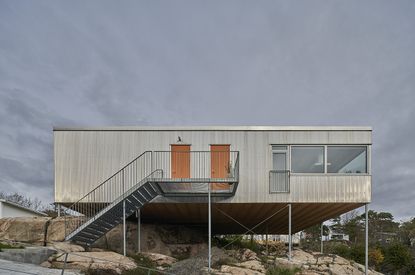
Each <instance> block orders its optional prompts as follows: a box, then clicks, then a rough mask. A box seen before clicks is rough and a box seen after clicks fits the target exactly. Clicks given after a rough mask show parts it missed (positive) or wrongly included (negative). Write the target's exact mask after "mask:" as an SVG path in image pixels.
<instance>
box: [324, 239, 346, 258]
mask: <svg viewBox="0 0 415 275" xmlns="http://www.w3.org/2000/svg"><path fill="white" fill-rule="evenodd" d="M328 252H329V253H332V254H336V255H339V256H340V257H343V258H346V259H351V257H352V256H351V248H350V247H349V246H348V245H346V244H342V243H340V244H336V245H334V246H333V247H331V249H330V251H328Z"/></svg>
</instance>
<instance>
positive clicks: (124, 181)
mask: <svg viewBox="0 0 415 275" xmlns="http://www.w3.org/2000/svg"><path fill="white" fill-rule="evenodd" d="M238 180H239V152H237V151H231V152H229V151H226V152H216V151H214V152H211V151H185V152H181V151H179V152H177V151H155V152H152V151H146V152H144V153H143V154H141V155H140V156H138V157H137V158H135V159H134V160H133V161H131V162H129V163H128V164H126V165H125V166H124V167H123V168H121V169H120V170H119V171H117V172H116V173H115V174H113V175H112V176H111V177H109V178H108V179H107V180H105V181H104V182H103V183H101V184H100V185H98V186H97V187H96V188H94V189H93V190H91V191H90V192H88V193H87V194H86V195H84V196H83V197H82V198H81V199H79V200H78V201H77V202H75V203H73V204H72V205H70V206H69V207H67V208H66V209H65V211H64V212H63V215H64V216H65V237H67V236H68V235H69V234H70V233H72V232H73V231H74V230H76V229H77V228H78V227H80V226H82V225H83V224H84V223H86V222H87V221H89V220H91V219H92V218H94V217H96V216H97V214H98V213H100V212H101V211H104V210H105V208H106V207H111V205H112V204H113V203H114V202H115V201H120V200H122V199H123V198H124V197H125V196H126V194H127V193H129V192H132V191H133V190H135V189H136V188H138V187H139V186H141V185H142V184H144V183H146V182H147V181H152V182H154V183H156V184H157V185H158V186H159V187H160V189H161V191H162V192H163V194H164V195H172V196H175V195H192V194H199V195H200V194H206V193H207V192H208V187H207V186H208V184H211V191H212V193H213V194H219V195H233V194H235V192H236V189H237V185H238Z"/></svg>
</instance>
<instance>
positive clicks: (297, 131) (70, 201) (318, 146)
mask: <svg viewBox="0 0 415 275" xmlns="http://www.w3.org/2000/svg"><path fill="white" fill-rule="evenodd" d="M371 144H372V130H371V128H370V127H343V126H342V127H274V126H265V127H261V126H215V127H214V126H197V127H104V128H63V127H56V128H54V155H55V202H56V203H57V204H60V205H62V206H64V207H65V209H66V210H65V213H66V214H70V215H72V216H77V217H75V218H73V217H72V218H70V219H69V218H68V222H67V228H66V230H67V232H66V234H67V237H66V238H67V240H73V241H77V242H80V243H84V244H87V245H89V244H91V243H93V242H94V241H95V240H96V239H98V238H99V237H100V236H102V235H103V234H105V232H107V231H108V230H110V229H111V228H113V227H114V226H115V225H117V224H119V223H122V222H123V217H124V215H125V216H126V217H128V216H129V215H133V214H135V213H137V212H139V213H140V217H141V221H142V222H163V223H169V224H182V225H189V226H199V227H202V226H207V225H208V222H209V221H211V230H212V233H213V234H229V233H231V234H243V233H254V234H288V233H295V232H298V231H301V230H303V229H305V228H307V227H309V226H312V225H314V224H317V223H321V222H323V221H325V220H328V219H330V218H333V217H335V216H339V215H340V214H342V213H345V212H347V211H350V210H352V209H355V208H358V207H360V206H363V205H366V204H368V203H370V201H371V165H370V163H371ZM209 200H211V207H210V210H211V216H210V217H211V218H210V219H209V215H208V212H209V211H208V201H209Z"/></svg>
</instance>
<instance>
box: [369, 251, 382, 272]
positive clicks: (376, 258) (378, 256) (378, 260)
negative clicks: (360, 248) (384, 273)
mask: <svg viewBox="0 0 415 275" xmlns="http://www.w3.org/2000/svg"><path fill="white" fill-rule="evenodd" d="M368 257H369V265H370V266H372V267H374V268H375V269H379V267H380V265H381V264H382V263H383V261H384V260H385V256H383V253H382V250H380V248H375V249H372V250H370V251H369V255H368Z"/></svg>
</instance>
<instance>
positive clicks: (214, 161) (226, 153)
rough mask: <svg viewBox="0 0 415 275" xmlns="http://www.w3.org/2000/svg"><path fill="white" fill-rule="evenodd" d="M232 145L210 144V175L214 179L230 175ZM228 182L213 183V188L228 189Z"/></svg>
mask: <svg viewBox="0 0 415 275" xmlns="http://www.w3.org/2000/svg"><path fill="white" fill-rule="evenodd" d="M229 161H230V145H210V176H211V178H212V179H225V178H228V177H229V172H230V171H229V169H230V162H229ZM228 189H229V184H227V183H219V182H217V183H213V184H212V190H228Z"/></svg>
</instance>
